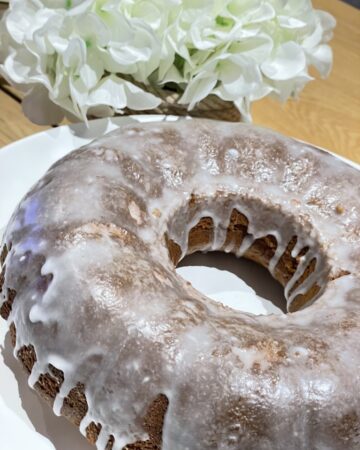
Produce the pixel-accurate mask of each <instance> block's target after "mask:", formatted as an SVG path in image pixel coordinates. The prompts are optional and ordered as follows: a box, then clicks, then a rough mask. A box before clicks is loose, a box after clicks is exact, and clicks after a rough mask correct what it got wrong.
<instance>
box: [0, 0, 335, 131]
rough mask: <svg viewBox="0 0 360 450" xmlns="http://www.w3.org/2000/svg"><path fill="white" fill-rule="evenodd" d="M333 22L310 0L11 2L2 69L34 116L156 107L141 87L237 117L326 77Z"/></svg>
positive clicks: (3, 29)
mask: <svg viewBox="0 0 360 450" xmlns="http://www.w3.org/2000/svg"><path fill="white" fill-rule="evenodd" d="M334 26H335V21H334V19H333V18H332V16H330V15H329V14H327V13H325V12H321V11H316V10H314V9H313V8H312V6H311V2H310V0H282V1H279V0H251V1H249V0H248V1H240V0H12V1H11V2H10V8H9V9H8V11H7V12H6V13H5V14H4V17H3V19H2V21H1V23H0V73H1V74H2V75H3V76H4V77H5V78H7V79H8V80H9V81H10V82H11V83H13V84H15V85H17V86H18V87H19V88H20V89H22V90H24V91H25V92H26V93H27V95H26V97H25V100H24V104H23V109H24V112H25V114H26V115H27V116H29V117H30V118H31V119H32V120H33V121H35V122H37V123H56V122H58V121H60V120H61V119H62V117H63V116H64V114H66V115H67V116H70V117H71V118H74V117H77V118H80V119H82V120H86V118H87V116H88V115H89V114H92V115H112V114H114V113H121V112H122V111H123V110H124V109H125V108H131V109H138V110H145V109H153V108H156V107H157V106H158V105H159V104H160V103H161V99H159V98H158V97H156V96H155V95H153V94H151V93H149V92H145V90H144V89H142V88H141V87H139V86H144V85H149V84H152V85H155V86H158V87H162V86H165V87H169V86H170V87H172V88H174V87H176V90H177V92H180V93H181V96H180V97H181V98H180V99H179V102H180V103H182V104H185V105H188V107H189V109H191V108H193V107H194V106H195V105H196V103H198V102H200V101H201V100H203V99H204V98H205V97H207V96H208V95H210V94H214V95H217V96H219V97H220V98H222V99H223V100H227V101H232V102H234V103H235V105H236V106H237V107H238V108H239V109H240V111H241V112H242V114H243V115H244V118H249V116H250V104H251V102H253V101H255V100H258V99H260V98H262V97H264V96H266V95H269V94H271V95H273V96H276V97H277V98H279V99H280V100H282V101H284V100H286V99H287V98H289V97H291V96H295V95H297V94H298V93H299V92H300V91H301V89H302V88H303V87H304V86H305V84H306V83H307V82H308V81H310V80H311V79H312V78H311V77H310V75H309V73H308V68H309V66H310V65H313V66H315V68H316V69H317V70H318V71H319V72H320V74H321V75H322V76H326V75H328V73H329V71H330V69H331V65H332V52H331V49H330V47H329V46H328V45H327V42H328V41H329V40H330V39H331V37H332V30H333V28H334Z"/></svg>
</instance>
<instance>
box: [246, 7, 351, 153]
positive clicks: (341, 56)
mask: <svg viewBox="0 0 360 450" xmlns="http://www.w3.org/2000/svg"><path fill="white" fill-rule="evenodd" d="M313 4H314V6H315V7H316V8H318V9H323V10H325V11H328V12H330V13H331V14H332V15H333V16H334V17H335V18H336V20H337V27H336V29H335V35H334V39H333V41H332V42H331V46H332V48H333V51H334V67H333V71H332V73H331V75H330V77H329V78H328V79H326V80H322V79H318V80H315V81H313V82H310V83H309V84H308V86H307V87H306V88H305V90H304V91H303V92H302V94H301V95H300V99H299V100H298V101H290V102H288V103H286V104H285V105H279V104H278V103H277V102H275V101H274V100H271V99H264V100H261V101H260V102H258V103H256V104H254V106H253V119H254V122H255V123H257V124H260V125H264V126H266V127H270V128H273V129H275V130H278V131H280V132H281V133H284V134H287V135H290V136H294V137H296V138H298V139H302V140H304V141H308V142H311V143H313V144H315V145H318V146H320V147H324V148H327V149H329V150H332V151H333V152H335V153H338V154H340V155H342V156H345V157H347V158H349V159H352V160H354V161H357V162H360V11H359V10H357V9H355V8H354V7H352V6H349V5H347V4H345V3H343V2H340V1H338V0H314V1H313Z"/></svg>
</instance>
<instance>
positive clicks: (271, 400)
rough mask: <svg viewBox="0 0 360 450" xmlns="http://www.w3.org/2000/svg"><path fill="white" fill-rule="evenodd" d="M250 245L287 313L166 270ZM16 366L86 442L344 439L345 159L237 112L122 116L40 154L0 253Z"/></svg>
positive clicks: (354, 188)
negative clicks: (39, 167) (43, 168)
mask: <svg viewBox="0 0 360 450" xmlns="http://www.w3.org/2000/svg"><path fill="white" fill-rule="evenodd" d="M213 250H222V251H225V252H232V253H234V254H236V255H237V256H244V257H246V258H250V259H252V260H255V261H257V262H258V263H259V264H262V265H263V266H265V267H267V268H268V269H269V271H270V272H271V274H272V275H273V276H274V277H275V278H276V279H277V280H278V281H279V282H280V283H281V284H282V285H283V286H284V290H285V297H286V299H287V311H288V314H284V315H279V316H274V315H271V316H253V315H251V314H245V313H242V312H239V311H235V310H232V309H230V308H227V307H225V306H223V305H221V304H220V303H217V302H215V301H213V300H211V299H209V298H207V297H205V296H204V295H202V294H201V293H199V292H197V291H195V289H193V288H192V286H191V285H189V283H187V282H186V281H185V280H183V279H182V278H181V277H180V276H178V275H177V274H176V272H175V267H176V265H177V263H178V262H179V261H180V260H181V259H182V258H183V257H184V256H185V255H187V254H189V253H193V252H196V251H213ZM1 266H2V275H1V280H0V286H1V302H0V304H1V315H2V316H3V318H5V319H7V320H8V324H9V327H10V331H11V336H12V338H13V344H14V346H15V354H16V355H17V357H18V358H19V359H20V361H21V362H22V364H23V365H24V366H25V368H26V369H27V370H28V372H29V375H30V376H29V383H30V385H31V386H33V387H34V388H35V389H36V390H37V391H38V392H39V393H40V395H41V396H42V397H44V398H45V399H46V400H47V401H48V402H49V403H51V404H52V405H53V408H54V411H55V413H56V414H62V415H64V416H66V417H67V418H68V419H69V420H70V421H71V422H73V423H74V424H75V425H77V426H79V427H80V429H81V431H82V432H83V433H84V434H85V435H86V436H87V438H88V439H89V441H90V442H92V443H96V445H97V447H98V448H99V449H101V450H102V449H107V450H110V449H113V450H115V449H123V448H126V449H133V450H135V449H136V450H145V449H147V450H150V449H151V450H158V449H162V450H210V449H214V450H240V449H241V450H275V449H276V450H292V449H293V450H295V449H296V450H310V449H312V450H315V449H316V450H325V449H326V450H344V449H347V450H356V449H357V450H358V449H359V448H360V392H359V385H360V176H359V172H358V171H357V170H356V169H355V168H353V167H351V166H349V165H347V164H346V163H345V162H342V161H340V160H338V159H337V158H336V157H334V156H332V155H330V154H328V153H326V152H324V151H321V150H319V149H316V148H313V147H311V146H309V145H306V144H303V143H299V142H297V141H295V140H292V139H289V138H285V137H282V136H280V135H278V134H276V133H273V132H271V131H268V130H263V129H259V128H256V127H254V126H251V125H242V124H227V123H221V122H213V121H207V120H191V121H190V120H189V121H188V120H183V121H179V122H176V123H165V122H164V123H157V124H145V125H140V124H136V125H127V126H124V127H122V128H120V129H119V130H117V131H115V132H113V133H111V134H109V135H107V136H105V137H103V138H101V139H100V140H97V141H94V142H93V143H92V144H90V145H88V146H86V147H83V148H80V149H79V150H76V151H74V152H72V153H71V154H69V155H68V156H66V157H65V158H63V159H61V160H60V161H58V162H57V163H56V164H54V165H53V166H52V167H51V168H50V170H49V171H48V172H47V174H46V175H45V176H44V177H43V178H42V179H41V180H40V181H39V182H38V183H37V184H36V185H35V186H34V187H33V188H32V189H31V191H30V192H29V193H28V194H27V195H26V196H25V198H24V199H23V200H22V201H21V203H20V205H19V206H18V207H17V209H16V211H15V213H14V214H13V216H12V218H11V220H10V223H9V224H8V226H7V229H6V232H5V235H4V239H3V245H2V255H1Z"/></svg>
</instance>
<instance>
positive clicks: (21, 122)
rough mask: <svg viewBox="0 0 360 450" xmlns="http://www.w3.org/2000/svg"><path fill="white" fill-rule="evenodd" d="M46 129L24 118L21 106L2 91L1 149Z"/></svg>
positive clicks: (0, 97) (0, 109) (0, 111)
mask: <svg viewBox="0 0 360 450" xmlns="http://www.w3.org/2000/svg"><path fill="white" fill-rule="evenodd" d="M46 128H47V127H39V126H37V125H34V124H33V123H31V122H30V121H28V120H27V119H26V118H24V115H23V113H22V111H21V105H20V104H19V103H18V102H16V101H15V100H13V99H12V98H11V97H10V96H9V95H7V94H6V93H5V92H3V91H1V90H0V147H2V146H4V145H6V144H10V142H13V141H17V140H18V139H21V138H23V137H25V136H29V135H30V134H34V133H37V132H38V131H42V130H45V129H46ZM0 151H1V150H0Z"/></svg>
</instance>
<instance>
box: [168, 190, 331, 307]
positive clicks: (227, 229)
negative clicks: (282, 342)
mask: <svg viewBox="0 0 360 450" xmlns="http://www.w3.org/2000/svg"><path fill="white" fill-rule="evenodd" d="M221 197H222V196H221V193H218V194H217V198H215V197H209V198H208V197H201V198H200V197H195V196H192V197H191V199H190V201H189V204H188V205H185V206H184V207H182V208H181V209H180V210H178V211H177V212H176V213H175V214H174V216H173V217H172V218H171V220H170V221H169V222H168V232H167V233H166V234H165V241H166V244H167V247H168V250H169V257H170V259H171V260H172V262H173V263H174V265H175V267H180V269H179V273H180V274H181V276H183V277H184V278H187V279H188V280H189V281H190V282H191V283H192V284H193V285H194V287H195V288H197V289H198V290H200V291H201V292H203V293H204V294H206V295H208V296H210V297H214V298H215V299H216V300H219V301H222V302H223V303H225V304H228V306H231V307H233V308H235V309H239V310H244V311H248V312H253V313H254V314H274V313H278V314H280V313H281V312H288V313H294V312H296V311H299V310H301V309H303V308H306V307H308V306H310V305H311V304H312V303H313V302H314V301H316V299H317V298H318V297H319V295H320V294H321V292H322V291H323V289H324V288H325V287H326V284H327V280H328V276H329V273H330V267H329V265H328V262H327V257H326V254H325V253H324V252H323V248H322V246H321V244H320V243H319V242H318V240H317V234H316V233H315V231H314V230H313V228H312V225H311V224H310V223H308V222H306V220H305V219H304V217H301V218H298V217H296V216H295V215H294V216H293V215H292V214H289V213H284V212H283V211H282V210H281V208H274V207H270V206H269V205H265V204H264V203H263V202H262V201H261V200H259V199H247V201H246V204H245V205H244V206H243V207H242V206H241V201H242V199H239V198H237V197H235V196H234V197H230V198H229V197H227V198H224V199H222V198H221ZM235 205H236V206H235ZM243 208H244V210H245V209H246V210H247V212H246V213H245V212H244V211H243V210H242V209H243ZM199 252H202V253H203V254H206V256H205V255H204V256H201V255H196V256H193V257H192V259H189V255H193V254H197V253H199ZM219 252H221V256H220V253H219ZM226 255H228V256H226ZM235 257H236V258H235ZM184 258H185V260H184ZM244 259H245V261H244ZM249 261H251V262H249ZM179 264H180V266H179ZM185 266H188V268H187V269H185ZM189 266H192V268H191V269H190V268H189ZM194 267H195V268H194ZM200 267H203V268H202V269H201V268H200ZM204 267H206V268H207V269H204ZM211 268H213V269H212V270H211ZM216 269H218V270H222V271H224V270H226V271H227V272H228V274H227V275H226V274H222V275H221V274H219V273H217V272H216ZM215 274H216V275H215ZM215 276H216V277H217V279H221V277H222V278H223V281H222V283H221V282H220V284H218V287H217V288H216V292H217V293H216V292H215V291H214V292H211V291H209V290H208V289H207V287H206V282H205V284H204V283H203V282H202V279H204V278H207V283H211V281H212V279H213V278H214V277H215ZM234 277H235V278H238V279H239V281H238V282H237V283H238V284H237V286H238V287H239V289H238V288H236V289H235V291H239V292H240V291H242V292H243V291H244V290H245V291H246V292H247V293H248V294H249V293H250V294H251V293H252V294H253V295H252V297H251V298H252V299H253V300H254V301H253V305H252V306H253V308H251V307H250V310H249V307H248V306H246V305H247V304H248V303H249V302H250V300H249V298H248V295H247V297H246V298H245V297H244V296H243V297H244V298H245V299H244V301H243V306H242V305H241V301H240V300H239V301H237V300H236V299H235V298H240V297H239V295H238V294H237V293H235V297H234V296H233V295H232V294H231V293H230V292H231V291H232V290H233V288H229V286H232V285H233V283H234V285H236V282H235V278H234ZM231 280H232V281H231ZM242 281H245V283H246V284H247V285H249V286H250V288H245V285H244V284H242ZM254 291H255V292H254ZM212 294H215V295H212ZM219 294H220V295H219ZM250 294H249V295H250ZM262 299H264V300H262ZM267 301H268V302H267ZM258 302H260V303H262V305H261V307H260V308H258V306H257V303H258ZM269 302H271V305H270V303H269ZM259 311H260V312H259Z"/></svg>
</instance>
